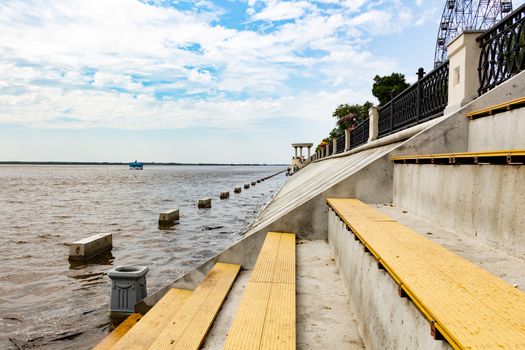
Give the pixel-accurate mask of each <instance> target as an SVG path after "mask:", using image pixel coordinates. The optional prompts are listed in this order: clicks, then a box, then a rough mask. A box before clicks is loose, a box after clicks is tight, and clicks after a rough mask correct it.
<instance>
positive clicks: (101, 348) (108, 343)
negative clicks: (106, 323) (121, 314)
mask: <svg viewBox="0 0 525 350" xmlns="http://www.w3.org/2000/svg"><path fill="white" fill-rule="evenodd" d="M141 317H142V314H139V313H132V314H131V315H129V316H128V317H127V318H126V319H125V320H124V321H123V322H122V323H121V324H119V325H118V326H117V328H115V329H114V330H113V332H111V333H110V334H108V335H107V336H106V337H105V338H104V339H103V340H102V341H101V342H100V343H98V344H97V346H95V347H94V348H93V350H108V349H111V347H112V346H113V345H115V343H116V342H118V341H119V340H120V339H121V338H122V337H123V336H124V335H125V334H126V333H127V332H128V331H129V330H130V329H131V328H132V327H133V326H134V325H135V324H136V323H137V322H138V321H139V320H140V319H141Z"/></svg>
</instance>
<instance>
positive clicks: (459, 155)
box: [390, 149, 525, 161]
mask: <svg viewBox="0 0 525 350" xmlns="http://www.w3.org/2000/svg"><path fill="white" fill-rule="evenodd" d="M523 155H525V150H523V149H515V150H500V151H490V152H456V153H435V154H412V155H406V156H395V157H390V160H394V161H396V160H408V159H446V158H474V157H477V158H483V157H500V156H523Z"/></svg>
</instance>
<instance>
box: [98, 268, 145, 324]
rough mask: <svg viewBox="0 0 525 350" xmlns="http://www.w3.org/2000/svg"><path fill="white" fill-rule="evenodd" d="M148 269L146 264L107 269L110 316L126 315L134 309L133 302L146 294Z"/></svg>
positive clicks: (136, 301)
mask: <svg viewBox="0 0 525 350" xmlns="http://www.w3.org/2000/svg"><path fill="white" fill-rule="evenodd" d="M148 271H149V269H148V268H147V267H146V266H119V267H115V268H113V269H111V270H109V271H108V277H109V278H111V293H110V296H111V302H110V306H109V314H110V316H112V317H126V316H128V315H129V314H131V313H133V312H134V311H135V304H136V303H138V302H139V301H141V300H142V299H144V298H145V297H147V296H148V291H147V288H146V274H147V273H148Z"/></svg>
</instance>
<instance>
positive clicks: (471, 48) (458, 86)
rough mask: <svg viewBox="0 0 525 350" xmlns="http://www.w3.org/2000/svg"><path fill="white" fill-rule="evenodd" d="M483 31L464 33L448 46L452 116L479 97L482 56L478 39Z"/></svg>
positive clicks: (446, 109) (449, 93)
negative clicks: (479, 72)
mask: <svg viewBox="0 0 525 350" xmlns="http://www.w3.org/2000/svg"><path fill="white" fill-rule="evenodd" d="M481 33H483V31H464V32H463V33H462V34H460V35H459V36H457V37H456V38H455V39H454V40H452V41H451V42H450V43H449V44H448V46H447V54H448V60H449V71H448V76H449V78H448V104H447V108H445V112H444V113H445V114H450V113H453V112H455V111H457V110H458V109H460V108H461V107H463V106H464V105H466V104H467V103H469V102H470V101H472V100H474V99H475V98H477V97H478V89H479V77H478V62H479V56H480V54H481V49H480V47H479V44H478V42H477V41H476V38H477V37H478V36H479V35H480V34H481Z"/></svg>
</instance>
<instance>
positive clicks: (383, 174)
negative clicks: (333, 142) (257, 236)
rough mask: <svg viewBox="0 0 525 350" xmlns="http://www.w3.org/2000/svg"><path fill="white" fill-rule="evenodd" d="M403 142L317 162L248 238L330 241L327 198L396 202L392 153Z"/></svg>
mask: <svg viewBox="0 0 525 350" xmlns="http://www.w3.org/2000/svg"><path fill="white" fill-rule="evenodd" d="M400 144H401V142H397V143H392V144H389V145H386V146H381V147H376V148H372V149H368V150H364V151H361V152H358V153H354V154H351V155H348V156H342V157H336V158H332V159H324V160H322V161H319V162H314V163H311V164H309V165H308V166H306V167H304V168H303V169H301V170H300V171H299V172H297V173H296V174H295V175H293V176H291V177H290V179H289V180H288V182H287V183H286V184H285V185H284V186H283V188H282V189H281V191H280V192H279V193H278V194H277V195H276V196H275V198H274V199H273V200H272V201H271V203H270V204H269V205H268V206H267V207H266V208H265V209H264V210H263V211H262V213H261V214H260V215H259V216H258V217H257V218H256V219H255V221H254V223H253V224H252V226H251V228H250V230H249V231H248V233H247V235H251V234H253V233H256V232H259V231H261V230H264V231H269V230H271V227H273V228H274V229H275V230H289V231H290V232H296V233H297V234H298V235H299V236H300V237H302V238H310V239H324V238H326V227H327V223H326V205H325V202H324V200H325V198H326V197H327V196H334V197H358V198H361V199H362V200H363V201H365V202H369V203H382V202H390V201H391V200H392V178H391V176H392V169H393V165H392V162H390V161H389V160H388V154H389V153H390V152H391V151H392V150H393V149H394V148H396V147H397V146H398V145H400Z"/></svg>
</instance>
